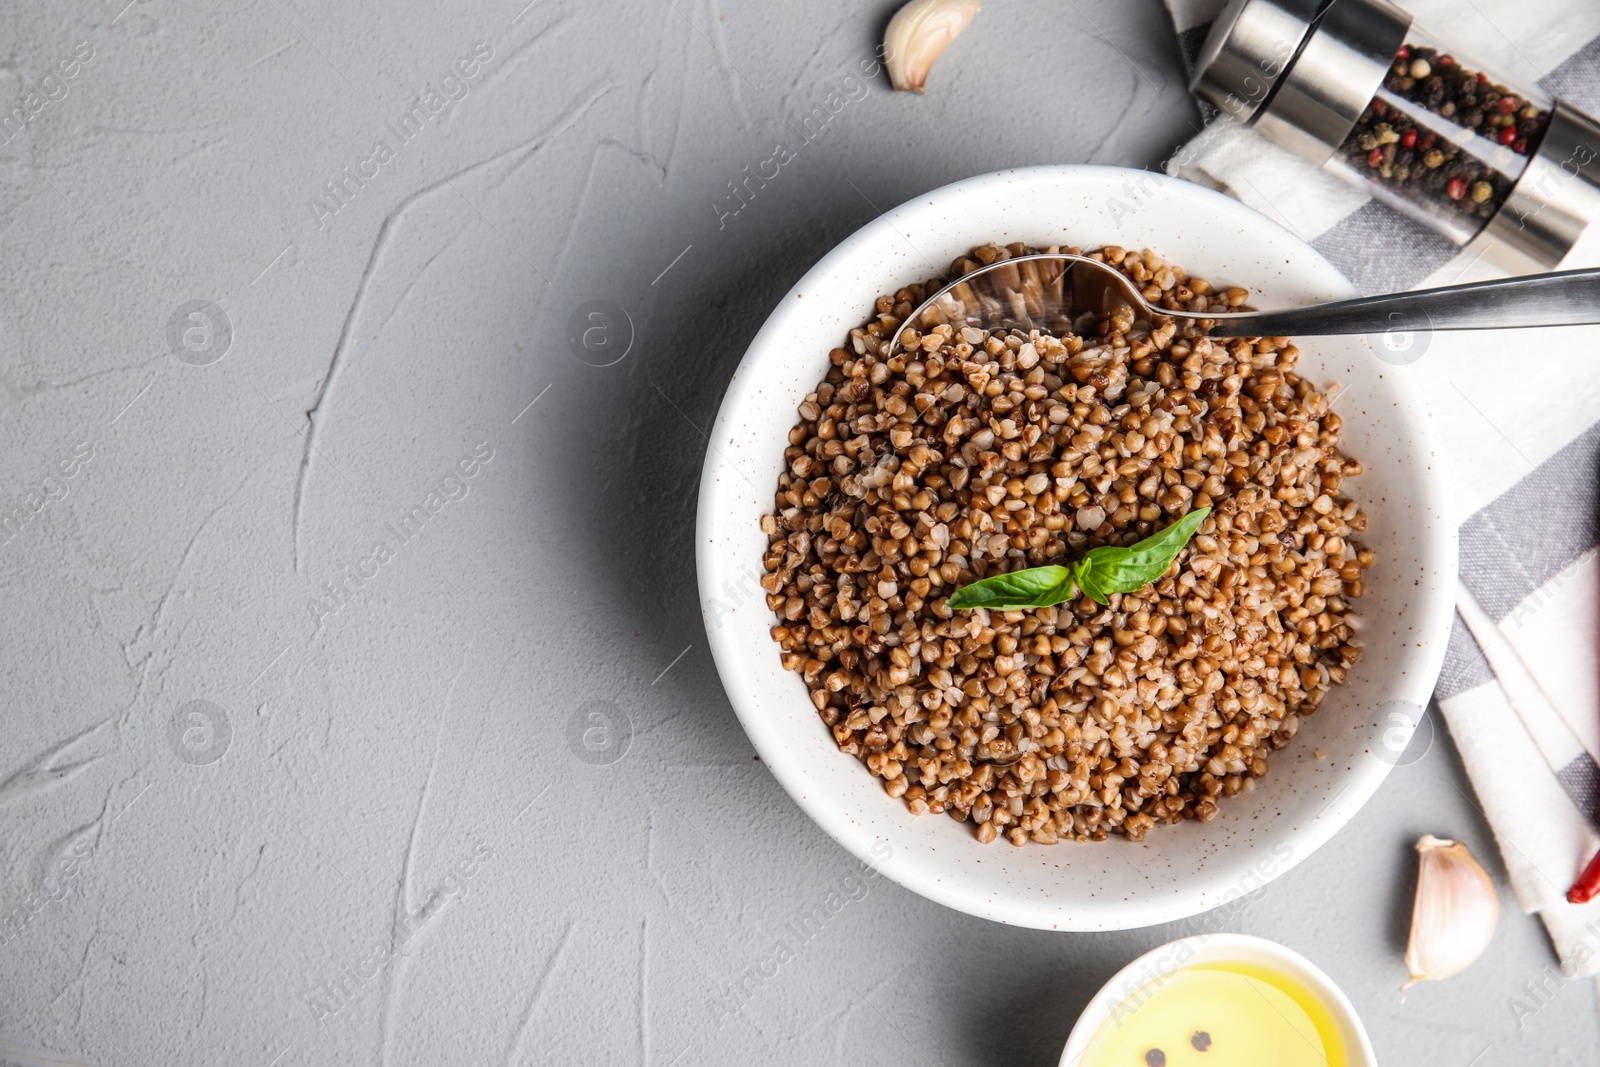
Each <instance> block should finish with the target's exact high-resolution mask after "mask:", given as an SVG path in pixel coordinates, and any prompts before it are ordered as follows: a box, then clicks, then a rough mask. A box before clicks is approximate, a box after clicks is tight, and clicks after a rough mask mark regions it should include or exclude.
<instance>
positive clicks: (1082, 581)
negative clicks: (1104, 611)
mask: <svg viewBox="0 0 1600 1067" xmlns="http://www.w3.org/2000/svg"><path fill="white" fill-rule="evenodd" d="M1093 554H1094V552H1093V550H1091V552H1090V555H1093ZM1073 576H1074V577H1076V578H1077V580H1078V588H1079V589H1082V590H1083V595H1084V596H1086V597H1088V598H1089V599H1090V600H1093V601H1094V602H1095V603H1097V604H1109V603H1111V600H1110V598H1109V597H1108V596H1107V595H1106V590H1105V588H1104V586H1102V585H1101V583H1100V576H1099V575H1097V574H1096V573H1095V570H1094V564H1093V563H1091V562H1090V561H1089V557H1088V556H1085V557H1084V558H1083V559H1080V560H1079V561H1078V562H1077V563H1076V564H1075V565H1074V566H1073Z"/></svg>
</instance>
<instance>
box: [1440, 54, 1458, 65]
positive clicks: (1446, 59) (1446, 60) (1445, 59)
mask: <svg viewBox="0 0 1600 1067" xmlns="http://www.w3.org/2000/svg"><path fill="white" fill-rule="evenodd" d="M1455 62H1456V57H1455V56H1453V55H1450V54H1449V53H1448V52H1447V53H1445V54H1444V55H1442V56H1440V57H1439V66H1441V67H1450V66H1454V65H1455Z"/></svg>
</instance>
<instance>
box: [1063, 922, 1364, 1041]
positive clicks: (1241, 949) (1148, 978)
mask: <svg viewBox="0 0 1600 1067" xmlns="http://www.w3.org/2000/svg"><path fill="white" fill-rule="evenodd" d="M1207 963H1249V964H1256V965H1258V966H1261V967H1264V968H1266V969H1267V970H1269V971H1277V972H1279V973H1281V974H1285V975H1287V976H1288V977H1290V978H1292V979H1294V980H1296V981H1297V982H1299V984H1300V985H1301V986H1303V987H1304V988H1305V989H1306V990H1307V991H1308V992H1310V993H1311V994H1313V995H1314V996H1315V997H1316V998H1317V999H1318V1000H1320V1001H1321V1002H1322V1003H1323V1004H1324V1005H1325V1006H1326V1007H1327V1008H1328V1012H1329V1014H1331V1015H1332V1016H1333V1021H1334V1024H1335V1025H1336V1026H1338V1028H1339V1033H1340V1036H1341V1037H1343V1038H1344V1048H1345V1061H1346V1062H1347V1063H1348V1064H1349V1067H1374V1065H1376V1063H1377V1062H1378V1059H1377V1056H1375V1055H1374V1054H1373V1051H1372V1042H1371V1041H1370V1040H1368V1038H1367V1031H1366V1028H1365V1027H1364V1026H1362V1025H1361V1019H1360V1018H1359V1017H1358V1016H1357V1015H1356V1009H1355V1007H1354V1006H1353V1005H1351V1003H1350V998H1349V997H1346V996H1345V995H1344V991H1343V990H1341V989H1340V988H1339V987H1338V986H1336V985H1334V984H1333V979H1331V978H1329V977H1328V976H1327V975H1325V974H1323V973H1322V971H1321V969H1320V968H1318V967H1317V966H1316V964H1314V963H1312V962H1311V961H1310V960H1308V959H1306V958H1305V957H1304V956H1302V955H1300V953H1298V952H1295V951H1294V950H1293V949H1290V948H1286V947H1284V946H1283V945H1280V944H1278V943H1277V942H1276V941H1268V940H1266V939H1265V938H1261V937H1251V936H1249V935H1248V934H1198V935H1196V936H1194V937H1185V938H1181V939H1180V940H1177V941H1172V942H1169V943H1167V944H1165V945H1162V946H1161V947H1160V948H1154V949H1151V950H1150V951H1149V952H1146V953H1145V954H1144V955H1143V956H1140V957H1139V958H1138V959H1136V960H1134V961H1133V962H1132V963H1130V964H1128V965H1127V966H1126V967H1124V968H1122V970H1120V971H1118V972H1117V973H1116V974H1114V975H1112V976H1111V980H1110V981H1109V982H1107V983H1106V984H1105V985H1104V986H1102V987H1101V989H1100V992H1098V993H1096V994H1095V995H1094V999H1093V1000H1091V1001H1090V1002H1089V1006H1088V1007H1087V1008H1085V1009H1083V1014H1082V1015H1080V1016H1078V1021H1077V1023H1076V1024H1075V1025H1074V1026H1073V1027H1072V1033H1071V1034H1070V1035H1069V1036H1068V1037H1067V1045H1066V1048H1064V1049H1062V1051H1061V1064H1060V1067H1078V1061H1079V1060H1081V1059H1082V1058H1083V1054H1084V1052H1085V1051H1087V1050H1088V1048H1089V1042H1090V1040H1091V1039H1093V1037H1094V1035H1095V1033H1096V1032H1097V1031H1098V1030H1099V1029H1100V1026H1101V1024H1102V1023H1104V1022H1105V1021H1106V1020H1107V1019H1109V1018H1111V1016H1112V1013H1113V1012H1115V1011H1116V1010H1117V1008H1118V1007H1120V1006H1121V1005H1122V1004H1123V1002H1124V1001H1126V1000H1127V999H1128V997H1129V996H1130V995H1132V994H1133V993H1135V992H1137V991H1139V990H1141V989H1144V988H1145V987H1147V986H1149V985H1151V984H1153V983H1155V982H1157V981H1160V980H1161V979H1162V978H1164V977H1166V976H1167V975H1170V974H1172V973H1173V972H1174V971H1176V970H1177V969H1178V968H1180V967H1186V966H1199V965H1202V964H1207Z"/></svg>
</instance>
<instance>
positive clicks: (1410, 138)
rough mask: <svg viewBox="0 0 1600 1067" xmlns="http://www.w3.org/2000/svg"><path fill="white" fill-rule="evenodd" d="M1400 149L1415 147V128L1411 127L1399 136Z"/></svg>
mask: <svg viewBox="0 0 1600 1067" xmlns="http://www.w3.org/2000/svg"><path fill="white" fill-rule="evenodd" d="M1400 147H1401V148H1415V147H1417V130H1416V127H1414V126H1413V127H1412V128H1411V129H1409V130H1407V131H1406V132H1405V133H1402V134H1401V135H1400Z"/></svg>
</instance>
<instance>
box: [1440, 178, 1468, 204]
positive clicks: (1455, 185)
mask: <svg viewBox="0 0 1600 1067" xmlns="http://www.w3.org/2000/svg"><path fill="white" fill-rule="evenodd" d="M1445 191H1446V192H1448V193H1449V194H1450V199H1451V200H1460V199H1461V198H1462V197H1463V196H1466V195H1467V183H1466V182H1465V181H1464V180H1462V179H1461V178H1451V179H1450V185H1449V187H1448V188H1447V189H1446V190H1445Z"/></svg>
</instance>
